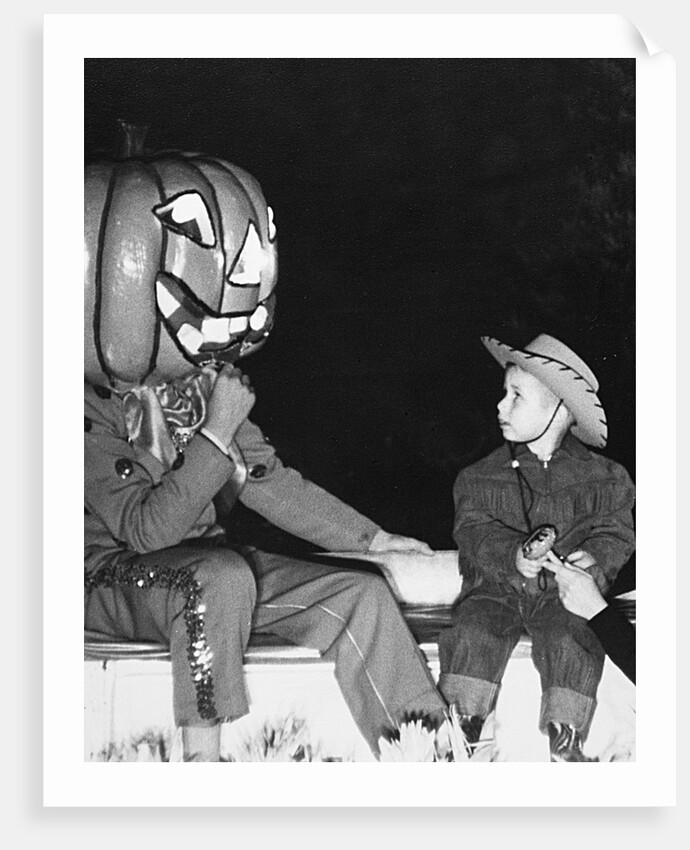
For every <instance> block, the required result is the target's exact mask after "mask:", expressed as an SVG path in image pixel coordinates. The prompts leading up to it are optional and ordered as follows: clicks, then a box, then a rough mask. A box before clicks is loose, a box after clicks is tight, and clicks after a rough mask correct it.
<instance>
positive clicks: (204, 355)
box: [156, 273, 269, 362]
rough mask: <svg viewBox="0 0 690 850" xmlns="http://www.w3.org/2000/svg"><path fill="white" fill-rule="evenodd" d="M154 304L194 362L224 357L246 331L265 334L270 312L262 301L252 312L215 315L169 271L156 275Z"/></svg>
mask: <svg viewBox="0 0 690 850" xmlns="http://www.w3.org/2000/svg"><path fill="white" fill-rule="evenodd" d="M156 303H157V304H158V309H159V310H160V312H161V315H162V316H163V319H164V322H165V325H166V327H167V329H168V331H169V332H170V335H171V337H172V338H173V339H174V340H175V341H176V342H177V344H178V346H179V347H180V348H181V349H182V351H183V353H184V354H185V355H186V356H187V357H188V358H189V359H191V360H193V361H194V362H201V361H204V360H213V359H218V360H225V359H227V357H228V355H229V354H231V353H232V352H233V351H234V350H235V349H238V348H239V346H240V344H241V343H242V340H243V339H244V337H245V336H246V335H247V334H248V333H251V332H253V334H256V335H260V336H267V335H268V330H269V328H268V324H269V321H268V320H269V313H268V310H267V308H266V307H265V306H264V305H263V304H259V305H258V307H256V309H255V310H254V312H253V313H251V314H246V313H242V314H235V315H231V314H225V315H223V314H218V313H215V312H213V311H212V310H210V309H209V308H208V307H207V306H206V305H205V304H203V303H202V302H201V301H199V300H198V299H196V298H195V297H194V296H193V295H192V293H191V292H190V290H189V289H188V287H187V286H185V284H184V283H182V281H181V280H179V279H178V278H176V277H174V276H173V275H171V274H167V273H160V274H159V275H158V277H157V278H156ZM262 330H265V333H264V334H262V333H261V332H262ZM223 355H225V356H223Z"/></svg>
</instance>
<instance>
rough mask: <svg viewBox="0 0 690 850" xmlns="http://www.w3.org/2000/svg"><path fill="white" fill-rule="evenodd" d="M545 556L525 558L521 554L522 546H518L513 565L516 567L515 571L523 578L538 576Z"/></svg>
mask: <svg viewBox="0 0 690 850" xmlns="http://www.w3.org/2000/svg"><path fill="white" fill-rule="evenodd" d="M546 558H547V556H546V555H542V557H541V558H536V559H535V560H530V559H529V558H525V556H524V555H523V554H522V547H521V546H520V547H518V550H517V552H516V553H515V566H516V567H517V571H518V572H519V573H520V574H521V575H523V576H524V577H525V578H535V576H538V575H539V573H540V572H541V569H542V567H543V566H544V564H545V562H546Z"/></svg>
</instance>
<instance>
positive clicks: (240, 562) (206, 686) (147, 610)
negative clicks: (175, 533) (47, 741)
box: [85, 541, 446, 755]
mask: <svg viewBox="0 0 690 850" xmlns="http://www.w3.org/2000/svg"><path fill="white" fill-rule="evenodd" d="M85 627H86V628H87V629H89V630H93V631H97V632H99V633H101V634H104V635H107V636H109V637H113V638H116V639H117V638H120V639H123V638H124V639H129V640H138V641H156V642H164V643H166V644H168V645H169V647H170V653H171V658H172V674H173V714H174V719H175V723H176V725H178V726H204V725H213V724H215V723H217V722H219V721H221V720H222V721H225V720H234V719H236V718H238V717H241V716H243V715H244V714H246V713H247V712H248V710H249V705H248V700H247V692H246V688H245V683H244V674H243V668H242V663H243V655H244V650H245V649H246V647H247V644H248V642H249V637H250V634H251V633H256V634H272V635H277V636H279V637H281V638H284V639H285V640H287V641H289V642H291V643H294V644H297V645H300V646H305V647H309V648H313V649H317V650H318V651H319V652H320V653H321V655H322V657H323V658H324V659H326V660H332V661H333V662H334V668H335V677H336V680H337V682H338V684H339V686H340V689H341V691H342V694H343V697H344V699H345V701H346V703H347V705H348V708H349V710H350V712H351V714H352V716H353V718H354V720H355V722H356V724H357V726H358V727H359V729H360V731H361V732H362V735H363V736H364V738H365V740H366V741H367V743H368V744H369V746H370V748H371V750H372V752H373V753H374V754H375V755H377V754H378V741H379V738H380V736H381V735H382V734H385V732H386V731H387V730H390V729H393V728H394V727H395V725H396V724H397V723H398V722H399V721H400V720H402V719H404V718H405V717H407V716H431V717H434V718H440V717H441V716H442V714H443V712H444V710H445V708H446V704H445V702H444V700H443V698H442V697H441V695H440V694H439V692H438V690H437V689H436V687H435V684H434V680H433V678H432V676H431V674H430V672H429V669H428V667H427V664H426V661H425V659H424V656H423V655H422V653H421V651H420V650H419V647H418V646H417V643H416V641H415V640H414V638H413V637H412V635H411V633H410V631H409V629H408V627H407V625H406V623H405V621H404V619H403V617H402V614H401V612H400V609H399V607H398V605H397V602H396V601H395V598H394V597H393V595H392V593H391V591H390V588H389V587H388V585H387V583H386V582H385V580H384V579H382V578H381V577H379V576H377V575H372V574H370V573H364V572H362V573H360V572H357V571H354V570H346V569H336V568H331V567H324V566H319V565H316V564H313V563H308V562H304V561H300V560H296V559H293V558H287V557H284V556H282V555H274V554H267V553H264V552H259V551H257V550H242V553H241V554H240V553H239V552H237V551H235V550H233V549H231V548H229V547H227V546H222V545H217V544H214V545H205V544H203V543H202V542H201V541H194V542H190V543H189V544H181V545H179V546H176V547H173V548H170V549H165V550H161V551H159V552H154V553H150V554H146V555H137V556H134V557H127V558H124V559H122V560H117V561H116V562H115V563H114V564H112V565H111V566H109V567H105V568H101V569H100V570H98V571H97V572H96V573H95V574H94V575H91V576H89V577H88V578H87V579H86V584H85Z"/></svg>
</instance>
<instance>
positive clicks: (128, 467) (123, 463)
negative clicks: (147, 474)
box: [115, 457, 134, 479]
mask: <svg viewBox="0 0 690 850" xmlns="http://www.w3.org/2000/svg"><path fill="white" fill-rule="evenodd" d="M115 472H117V474H118V475H119V476H120V478H122V479H125V478H129V476H130V475H131V474H132V472H134V464H133V463H132V461H131V460H130V459H129V458H128V457H120V458H118V459H117V460H116V461H115Z"/></svg>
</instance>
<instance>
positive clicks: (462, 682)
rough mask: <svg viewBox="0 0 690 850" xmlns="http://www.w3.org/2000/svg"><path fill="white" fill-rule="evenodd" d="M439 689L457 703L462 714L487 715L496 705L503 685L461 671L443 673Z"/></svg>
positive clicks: (439, 681) (452, 701)
mask: <svg viewBox="0 0 690 850" xmlns="http://www.w3.org/2000/svg"><path fill="white" fill-rule="evenodd" d="M438 689H439V690H440V691H441V693H442V694H443V696H444V697H445V698H446V699H447V700H448V702H449V703H455V705H456V706H457V708H458V711H459V712H460V714H469V715H474V716H477V717H486V716H487V715H488V714H489V713H490V712H491V711H493V708H494V706H495V705H496V700H497V699H498V692H499V690H500V689H501V686H500V684H497V683H496V682H489V681H487V680H486V679H475V678H474V677H473V676H463V675H461V674H460V673H441V675H440V677H439V680H438Z"/></svg>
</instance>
